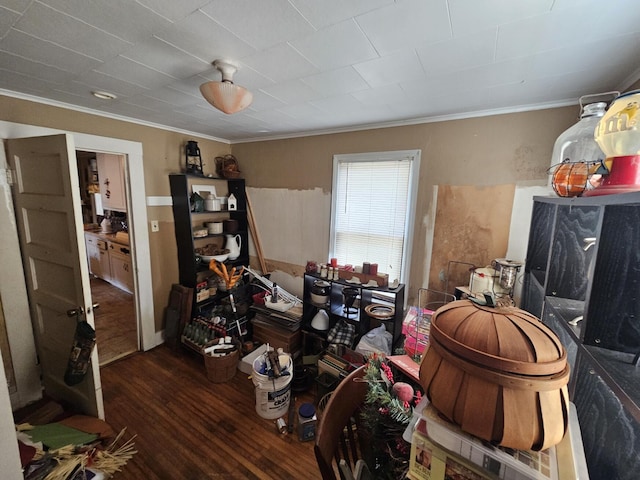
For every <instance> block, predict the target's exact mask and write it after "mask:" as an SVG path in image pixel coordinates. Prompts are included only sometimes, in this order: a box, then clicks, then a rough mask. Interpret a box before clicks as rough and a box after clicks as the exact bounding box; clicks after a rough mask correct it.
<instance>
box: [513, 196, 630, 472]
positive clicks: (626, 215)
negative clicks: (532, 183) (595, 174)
mask: <svg viewBox="0 0 640 480" xmlns="http://www.w3.org/2000/svg"><path fill="white" fill-rule="evenodd" d="M521 307H522V308H523V309H525V310H527V311H529V312H531V313H533V314H534V315H536V316H538V317H540V318H541V319H542V321H543V322H544V323H545V324H546V325H548V326H549V327H550V328H552V329H553V330H554V331H555V332H556V333H557V335H558V337H559V338H560V340H561V341H562V343H563V344H564V346H565V347H566V349H567V355H568V361H569V364H570V366H571V379H570V383H569V393H570V396H571V400H572V401H573V402H574V404H575V405H576V411H577V413H578V419H579V421H580V428H581V431H582V437H583V443H584V449H585V454H586V459H587V465H588V468H589V474H590V477H591V478H605V477H606V478H609V479H632V478H636V477H637V469H638V467H639V466H640V465H639V463H640V367H639V366H636V365H637V364H638V358H639V357H640V192H634V193H626V194H618V195H606V196H599V197H598V196H597V197H587V198H572V199H563V198H551V197H549V198H547V197H536V198H534V205H533V212H532V217H531V230H530V236H529V244H528V252H527V261H526V264H525V276H524V289H523V296H522V304H521Z"/></svg>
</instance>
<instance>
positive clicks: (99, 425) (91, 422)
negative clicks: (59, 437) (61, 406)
mask: <svg viewBox="0 0 640 480" xmlns="http://www.w3.org/2000/svg"><path fill="white" fill-rule="evenodd" d="M58 423H60V424H62V425H66V426H67V427H71V428H75V429H77V430H80V431H81V432H85V433H95V434H96V435H98V438H109V437H112V436H113V435H115V432H114V431H113V429H112V428H111V426H110V425H109V424H108V423H107V422H105V421H104V420H100V419H99V418H96V417H89V416H87V415H72V416H70V417H67V418H64V419H62V420H60V421H59V422H58Z"/></svg>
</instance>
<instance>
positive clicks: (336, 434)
mask: <svg viewBox="0 0 640 480" xmlns="http://www.w3.org/2000/svg"><path fill="white" fill-rule="evenodd" d="M363 377H364V366H362V367H359V368H357V369H356V370H354V371H353V372H351V373H350V374H349V375H348V376H347V377H346V378H344V379H343V380H342V382H340V383H339V384H338V386H337V387H336V389H335V390H334V391H333V393H332V395H331V398H330V399H329V402H328V403H327V406H326V408H325V409H324V411H323V412H322V416H321V417H320V422H319V426H318V429H317V432H316V438H315V446H314V451H315V454H316V460H317V461H318V467H319V469H320V473H321V475H322V478H323V480H336V479H337V478H338V477H337V476H336V471H337V472H339V474H340V478H341V479H342V480H348V479H349V478H350V477H349V475H348V474H347V475H345V473H343V471H342V470H341V469H340V467H339V465H340V461H341V460H344V462H346V465H347V466H348V467H349V469H351V470H352V471H355V470H356V468H355V467H356V463H357V461H358V460H360V459H362V451H361V448H360V445H361V443H360V442H361V440H362V435H360V436H359V435H358V432H357V424H358V415H357V413H358V411H359V410H360V406H361V405H362V404H363V403H364V400H365V397H366V395H367V390H368V385H367V382H366V381H364V379H363ZM351 478H353V477H351Z"/></svg>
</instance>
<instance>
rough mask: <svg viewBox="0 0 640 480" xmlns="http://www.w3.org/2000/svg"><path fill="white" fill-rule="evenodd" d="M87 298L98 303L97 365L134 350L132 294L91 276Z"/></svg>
mask: <svg viewBox="0 0 640 480" xmlns="http://www.w3.org/2000/svg"><path fill="white" fill-rule="evenodd" d="M91 298H92V300H93V303H99V304H100V307H99V308H97V309H96V310H95V311H94V321H95V325H96V345H97V349H98V358H99V359H100V366H101V367H102V366H104V365H108V364H109V363H111V362H113V361H114V360H117V359H119V358H122V357H124V356H126V355H129V354H131V353H133V352H136V351H138V337H137V335H138V331H137V328H136V315H135V306H134V301H133V300H134V299H133V295H132V294H131V293H127V292H125V291H124V290H120V289H119V288H117V287H114V286H113V285H111V284H110V283H108V282H105V281H104V280H102V279H100V278H96V277H92V278H91Z"/></svg>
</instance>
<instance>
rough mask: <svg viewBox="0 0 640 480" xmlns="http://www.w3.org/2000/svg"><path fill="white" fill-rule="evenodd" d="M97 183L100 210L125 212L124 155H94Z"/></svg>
mask: <svg viewBox="0 0 640 480" xmlns="http://www.w3.org/2000/svg"><path fill="white" fill-rule="evenodd" d="M96 160H97V163H98V181H99V182H100V196H101V198H102V208H103V209H104V210H113V211H116V212H126V211H127V197H126V193H125V192H126V191H125V186H124V155H114V154H111V153H98V154H96Z"/></svg>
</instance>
